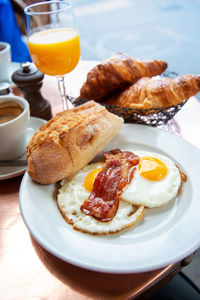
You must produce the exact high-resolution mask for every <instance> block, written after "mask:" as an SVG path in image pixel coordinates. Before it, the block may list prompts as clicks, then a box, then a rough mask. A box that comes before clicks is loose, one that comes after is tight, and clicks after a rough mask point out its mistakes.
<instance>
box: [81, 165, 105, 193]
mask: <svg viewBox="0 0 200 300" xmlns="http://www.w3.org/2000/svg"><path fill="white" fill-rule="evenodd" d="M100 171H102V168H99V169H95V170H93V171H91V172H90V173H89V174H88V175H87V176H86V177H85V180H84V188H85V189H86V190H87V191H89V192H92V190H93V184H94V181H95V178H96V176H97V174H98V173H99V172H100Z"/></svg>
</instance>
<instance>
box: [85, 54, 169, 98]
mask: <svg viewBox="0 0 200 300" xmlns="http://www.w3.org/2000/svg"><path fill="white" fill-rule="evenodd" d="M166 68H167V63H166V62H165V61H163V60H149V61H140V60H136V59H133V58H132V57H130V56H129V55H127V54H125V53H122V52H119V53H117V54H115V55H113V56H112V57H111V58H109V59H107V60H105V61H104V62H102V63H100V64H98V65H96V66H95V67H94V68H93V69H92V70H91V71H90V72H89V73H88V75H87V79H86V82H85V83H84V84H83V86H82V88H81V90H80V97H81V98H84V99H88V100H91V99H93V100H99V99H101V98H103V97H104V96H105V95H108V93H110V92H111V91H113V90H115V89H118V88H121V87H122V86H123V85H124V84H127V83H133V82H135V81H136V80H138V79H139V78H141V77H144V76H148V77H152V76H155V75H159V74H161V73H162V72H163V71H164V70H165V69H166Z"/></svg>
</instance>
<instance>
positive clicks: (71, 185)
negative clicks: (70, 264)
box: [57, 163, 144, 234]
mask: <svg viewBox="0 0 200 300" xmlns="http://www.w3.org/2000/svg"><path fill="white" fill-rule="evenodd" d="M102 166H103V163H93V164H90V165H87V166H86V167H84V168H83V169H82V170H81V171H79V172H78V173H77V174H76V175H74V176H71V177H70V178H67V179H66V180H62V181H61V188H60V190H59V193H58V196H57V205H58V208H59V210H60V212H61V214H62V215H63V217H64V218H65V220H66V221H67V222H68V223H69V224H72V225H73V228H74V229H76V230H80V231H82V232H87V233H91V234H110V233H116V232H120V231H121V230H123V229H125V228H128V227H130V226H132V225H133V224H135V223H136V222H137V221H139V220H140V219H141V218H143V216H144V206H139V207H137V206H134V205H133V204H131V203H128V202H126V201H123V200H120V202H119V208H118V210H117V213H116V215H115V216H114V218H113V219H112V220H111V221H109V222H100V221H98V220H96V219H95V218H93V217H91V216H88V215H86V214H84V213H83V212H82V211H81V210H80V207H81V205H82V204H83V203H84V201H85V200H86V199H88V197H89V195H90V192H88V191H87V190H86V189H85V188H84V185H83V183H84V180H85V177H86V176H87V175H88V174H89V173H90V172H91V171H92V170H94V169H98V168H101V167H102Z"/></svg>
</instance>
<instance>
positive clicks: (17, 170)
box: [0, 117, 46, 180]
mask: <svg viewBox="0 0 200 300" xmlns="http://www.w3.org/2000/svg"><path fill="white" fill-rule="evenodd" d="M44 123H46V121H45V120H43V119H40V118H35V117H30V120H29V122H28V126H27V130H26V141H27V142H26V144H28V141H29V140H30V138H31V137H32V135H33V134H34V132H36V131H37V130H38V129H39V128H40V126H42V125H43V124H44ZM24 151H25V149H24ZM25 159H26V155H25V153H24V155H22V156H21V157H20V158H18V160H25ZM26 168H27V166H5V167H3V166H0V180H4V179H9V178H12V177H16V176H18V175H21V174H23V173H24V172H25V171H26Z"/></svg>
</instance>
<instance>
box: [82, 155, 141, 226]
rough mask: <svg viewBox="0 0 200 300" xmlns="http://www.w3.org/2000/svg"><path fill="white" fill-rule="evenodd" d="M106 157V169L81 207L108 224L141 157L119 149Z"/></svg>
mask: <svg viewBox="0 0 200 300" xmlns="http://www.w3.org/2000/svg"><path fill="white" fill-rule="evenodd" d="M104 157H105V159H106V163H105V165H104V168H103V170H102V171H101V172H99V174H98V175H97V177H96V179H95V181H94V186H93V191H92V193H91V194H90V196H89V198H88V199H87V200H86V201H85V202H84V203H83V205H82V206H81V211H82V212H83V213H85V214H86V215H89V216H92V217H94V218H95V219H97V220H98V221H101V222H108V221H111V220H112V219H113V217H114V216H115V214H116V212H117V209H118V206H119V196H120V194H121V193H122V190H123V188H124V187H125V185H126V184H127V183H129V182H131V180H132V178H133V174H134V170H135V168H136V166H137V165H138V163H139V157H138V156H137V155H135V154H133V153H132V152H130V151H124V152H122V151H120V150H118V149H115V150H112V151H110V152H104Z"/></svg>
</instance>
